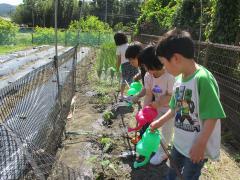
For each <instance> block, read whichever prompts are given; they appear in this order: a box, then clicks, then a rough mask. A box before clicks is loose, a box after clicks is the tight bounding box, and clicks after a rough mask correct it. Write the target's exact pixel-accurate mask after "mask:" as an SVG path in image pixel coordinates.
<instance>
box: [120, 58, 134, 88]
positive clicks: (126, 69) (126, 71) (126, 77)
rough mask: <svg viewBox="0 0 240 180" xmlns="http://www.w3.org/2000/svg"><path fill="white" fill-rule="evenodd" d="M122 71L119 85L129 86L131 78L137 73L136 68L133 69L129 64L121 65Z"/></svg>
mask: <svg viewBox="0 0 240 180" xmlns="http://www.w3.org/2000/svg"><path fill="white" fill-rule="evenodd" d="M121 69H122V82H121V84H126V81H127V82H128V84H131V83H132V81H133V77H134V76H135V75H136V74H137V73H138V68H135V67H133V66H132V65H131V64H130V63H129V62H126V63H123V64H121Z"/></svg>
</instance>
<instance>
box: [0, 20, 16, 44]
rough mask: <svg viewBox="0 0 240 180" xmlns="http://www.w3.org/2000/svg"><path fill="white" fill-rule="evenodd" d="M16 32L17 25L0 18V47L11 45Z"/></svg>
mask: <svg viewBox="0 0 240 180" xmlns="http://www.w3.org/2000/svg"><path fill="white" fill-rule="evenodd" d="M17 31H18V27H17V25H15V24H14V23H11V22H10V21H7V20H4V19H3V18H0V40H1V41H0V45H7V44H12V43H13V42H14V38H15V36H16V33H17Z"/></svg>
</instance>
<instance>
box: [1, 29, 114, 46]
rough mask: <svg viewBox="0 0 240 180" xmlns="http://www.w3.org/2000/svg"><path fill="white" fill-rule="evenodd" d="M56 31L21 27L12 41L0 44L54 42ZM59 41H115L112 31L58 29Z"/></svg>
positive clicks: (86, 42) (70, 44) (97, 43)
mask: <svg viewBox="0 0 240 180" xmlns="http://www.w3.org/2000/svg"><path fill="white" fill-rule="evenodd" d="M54 42H55V32H54V29H53V28H39V27H37V28H30V27H29V28H20V29H19V31H18V32H17V33H16V35H15V36H14V37H12V38H11V41H9V42H8V43H7V42H5V44H2V43H1V42H0V45H11V44H12V45H42V44H54ZM58 42H59V44H61V45H65V46H74V45H75V44H77V43H81V44H82V45H88V46H99V45H101V44H103V43H105V42H113V33H112V32H100V31H87V32H85V31H81V30H69V29H59V30H58Z"/></svg>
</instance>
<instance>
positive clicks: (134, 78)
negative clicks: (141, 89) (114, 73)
mask: <svg viewBox="0 0 240 180" xmlns="http://www.w3.org/2000/svg"><path fill="white" fill-rule="evenodd" d="M141 78H142V76H141V73H137V74H136V75H135V76H134V77H133V80H134V81H139V80H140V79H141Z"/></svg>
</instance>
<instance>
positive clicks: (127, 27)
mask: <svg viewBox="0 0 240 180" xmlns="http://www.w3.org/2000/svg"><path fill="white" fill-rule="evenodd" d="M134 26H135V24H134V23H133V22H129V23H127V24H126V25H123V22H119V23H117V24H115V26H114V27H113V31H115V32H116V31H123V32H131V31H134Z"/></svg>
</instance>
